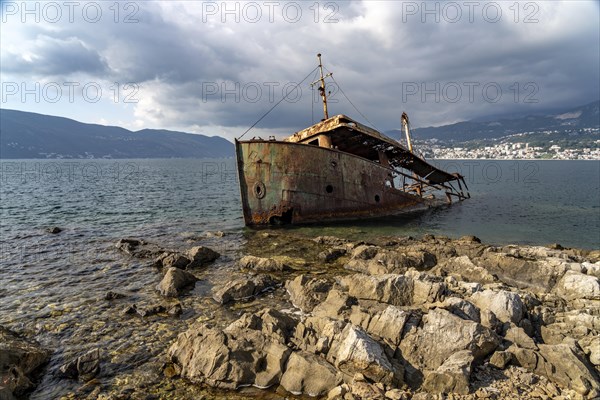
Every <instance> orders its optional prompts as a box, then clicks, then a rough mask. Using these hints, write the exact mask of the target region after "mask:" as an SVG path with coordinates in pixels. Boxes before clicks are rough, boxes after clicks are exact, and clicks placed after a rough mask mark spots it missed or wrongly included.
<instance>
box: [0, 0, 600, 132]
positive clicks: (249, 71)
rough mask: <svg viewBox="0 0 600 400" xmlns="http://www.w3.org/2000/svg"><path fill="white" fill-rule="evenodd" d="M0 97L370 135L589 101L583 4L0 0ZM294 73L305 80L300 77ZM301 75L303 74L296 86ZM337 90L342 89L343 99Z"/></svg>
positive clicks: (84, 116)
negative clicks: (353, 127) (340, 123)
mask: <svg viewBox="0 0 600 400" xmlns="http://www.w3.org/2000/svg"><path fill="white" fill-rule="evenodd" d="M0 14H1V19H2V20H1V24H0V45H1V46H0V48H1V50H0V80H1V84H2V88H1V89H2V93H1V97H2V98H1V101H2V103H1V107H2V108H5V109H16V110H23V111H31V112H38V113H42V114H49V115H57V116H63V117H67V118H72V119H75V120H78V121H82V122H88V123H99V124H104V125H118V126H122V127H125V128H127V129H131V130H140V129H144V128H152V129H171V130H178V131H184V132H192V133H201V134H205V135H209V136H214V135H218V136H222V137H225V138H227V139H229V140H232V139H233V138H235V137H239V136H240V135H241V134H243V133H244V132H245V131H246V130H247V129H248V128H249V127H250V126H251V125H253V124H254V123H255V122H256V121H257V120H258V119H259V118H260V117H261V116H263V115H264V114H265V113H266V112H267V111H269V110H270V109H271V108H272V107H273V106H275V105H276V104H277V103H279V105H278V106H277V107H276V108H275V109H273V110H272V111H271V112H270V113H269V114H268V115H267V116H265V117H264V118H263V119H262V120H261V121H260V122H259V123H258V124H257V125H256V127H255V128H254V129H253V130H251V131H250V132H249V133H248V134H247V136H249V137H251V136H262V137H266V136H268V135H276V136H278V137H281V136H286V135H289V134H291V133H293V132H295V131H298V130H300V129H303V128H305V127H307V126H309V125H311V124H312V123H315V122H318V121H319V120H320V119H321V118H323V111H322V104H321V100H320V98H319V97H318V95H317V94H318V92H317V90H316V88H317V87H316V85H313V86H311V83H313V82H314V81H315V80H316V79H317V77H318V76H317V75H316V73H317V69H316V67H317V65H318V61H317V53H321V54H322V60H323V65H324V68H325V73H326V74H329V73H332V74H333V75H332V77H328V78H327V79H326V82H327V91H328V92H330V95H329V114H330V116H331V115H335V114H346V115H348V116H350V117H352V118H355V119H356V120H358V121H360V122H363V123H366V124H367V125H370V126H373V127H375V128H377V129H379V130H381V131H387V130H391V129H397V128H399V127H400V116H401V115H402V112H403V111H406V112H407V113H408V115H409V116H410V119H411V124H412V126H413V127H424V126H438V125H444V124H448V123H454V122H458V121H463V120H469V119H473V118H480V117H485V116H489V115H506V114H510V113H527V112H532V113H533V112H543V111H544V110H550V109H566V108H569V107H576V106H579V105H582V104H586V103H589V102H592V101H595V100H598V98H599V97H600V95H599V93H600V76H599V74H600V73H599V71H600V21H599V19H600V8H599V2H598V1H554V0H553V1H523V2H517V1H496V2H493V1H443V2H439V1H428V2H423V1H371V0H369V1H287V2H286V1H249V2H239V1H228V2H223V1H217V2H199V1H193V0H188V1H119V2H117V1H27V2H24V1H5V0H2V1H0ZM305 78H306V79H305ZM303 79H305V80H304V81H303ZM348 99H349V100H348Z"/></svg>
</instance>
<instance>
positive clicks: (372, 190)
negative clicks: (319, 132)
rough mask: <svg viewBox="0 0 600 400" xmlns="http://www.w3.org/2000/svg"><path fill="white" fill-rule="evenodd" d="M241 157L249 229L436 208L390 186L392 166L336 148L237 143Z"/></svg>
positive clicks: (258, 142) (241, 177)
mask: <svg viewBox="0 0 600 400" xmlns="http://www.w3.org/2000/svg"><path fill="white" fill-rule="evenodd" d="M236 157H237V168H238V176H239V183H240V191H241V198H242V207H243V212H244V221H245V223H246V225H267V224H281V223H294V224H296V223H314V222H323V221H342V220H351V219H359V218H375V217H381V216H387V215H393V214H398V213H402V212H407V211H413V210H417V209H423V208H428V207H430V206H432V205H434V204H435V202H434V201H433V200H432V199H429V198H424V197H422V196H418V195H415V194H411V193H409V192H405V191H402V190H398V189H396V188H393V187H391V185H390V184H389V182H390V178H391V176H392V174H391V170H390V168H389V167H384V166H382V165H381V164H379V163H376V162H373V161H370V160H367V159H364V158H362V157H359V156H356V155H354V154H349V153H346V152H343V151H340V150H337V149H333V148H326V147H319V146H315V145H307V144H303V143H293V142H286V141H273V140H270V141H267V140H251V141H244V142H240V141H236ZM386 182H388V184H386Z"/></svg>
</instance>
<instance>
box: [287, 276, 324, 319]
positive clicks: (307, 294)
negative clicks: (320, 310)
mask: <svg viewBox="0 0 600 400" xmlns="http://www.w3.org/2000/svg"><path fill="white" fill-rule="evenodd" d="M285 287H286V289H287V291H288V293H289V294H290V300H291V302H292V304H294V305H295V306H296V307H298V308H300V309H301V310H302V311H304V312H311V311H312V310H313V308H314V307H315V306H316V305H317V304H319V303H321V302H323V301H324V300H325V299H326V298H327V295H328V292H329V290H330V289H331V287H332V284H331V282H329V281H327V280H325V279H320V278H311V277H309V276H308V275H299V276H297V277H296V278H295V279H294V280H291V281H288V282H287V283H286V285H285Z"/></svg>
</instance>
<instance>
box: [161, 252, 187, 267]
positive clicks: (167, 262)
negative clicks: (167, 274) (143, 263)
mask: <svg viewBox="0 0 600 400" xmlns="http://www.w3.org/2000/svg"><path fill="white" fill-rule="evenodd" d="M189 263H190V259H189V258H187V257H185V256H184V255H182V254H179V253H174V252H165V253H163V254H162V255H161V256H159V258H158V259H157V260H156V261H155V265H156V266H157V267H160V268H171V267H175V268H179V269H185V267H187V265H188V264H189Z"/></svg>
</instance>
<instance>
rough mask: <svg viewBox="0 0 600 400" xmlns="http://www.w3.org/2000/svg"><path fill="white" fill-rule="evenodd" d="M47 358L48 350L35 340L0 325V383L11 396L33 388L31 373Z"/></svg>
mask: <svg viewBox="0 0 600 400" xmlns="http://www.w3.org/2000/svg"><path fill="white" fill-rule="evenodd" d="M49 358H50V352H49V351H47V350H45V349H43V348H41V347H40V345H39V344H38V343H37V342H35V341H32V340H28V339H25V338H23V337H21V336H20V335H18V334H17V333H15V332H13V331H11V330H9V329H7V328H4V327H3V326H0V383H1V385H2V386H4V387H5V388H6V390H5V392H7V393H8V394H10V395H11V396H12V395H13V394H14V395H15V396H21V395H23V393H25V392H26V391H28V390H31V389H33V388H34V387H35V385H34V382H33V381H32V379H33V374H35V372H36V371H37V370H38V369H39V368H40V367H41V366H43V365H44V364H45V363H46V362H48V360H49ZM8 394H7V395H6V397H9V395H8Z"/></svg>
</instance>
